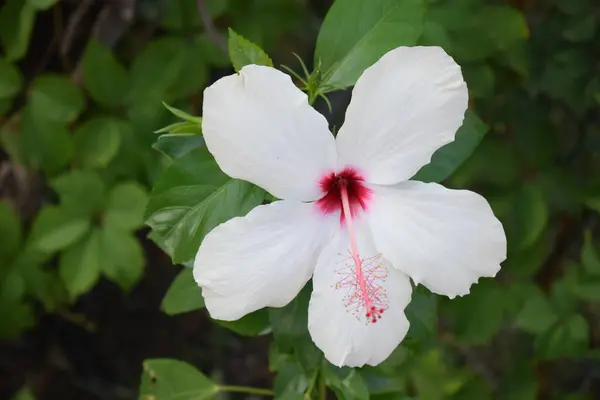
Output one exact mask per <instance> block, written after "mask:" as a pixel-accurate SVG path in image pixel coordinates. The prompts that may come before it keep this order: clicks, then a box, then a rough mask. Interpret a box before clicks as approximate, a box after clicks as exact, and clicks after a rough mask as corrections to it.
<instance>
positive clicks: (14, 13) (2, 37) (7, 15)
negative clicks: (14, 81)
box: [0, 0, 35, 61]
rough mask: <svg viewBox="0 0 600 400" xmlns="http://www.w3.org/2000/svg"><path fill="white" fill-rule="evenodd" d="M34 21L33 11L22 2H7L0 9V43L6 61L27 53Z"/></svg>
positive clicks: (10, 0)
mask: <svg viewBox="0 0 600 400" xmlns="http://www.w3.org/2000/svg"><path fill="white" fill-rule="evenodd" d="M34 21H35V9H34V8H33V7H31V5H29V4H28V3H26V2H24V1H23V0H7V1H5V2H4V5H3V6H2V7H1V8H0V42H1V43H2V46H3V47H4V53H5V56H6V59H7V60H8V61H17V60H20V59H21V58H23V57H24V56H25V53H27V48H28V47H29V43H30V41H31V40H30V39H31V32H32V31H33V23H34Z"/></svg>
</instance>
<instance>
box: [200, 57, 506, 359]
mask: <svg viewBox="0 0 600 400" xmlns="http://www.w3.org/2000/svg"><path fill="white" fill-rule="evenodd" d="M467 100H468V93H467V87H466V85H465V82H464V81H463V78H462V74H461V70H460V67H459V66H458V65H457V64H456V63H455V62H454V60H453V59H452V58H451V57H450V56H448V55H447V54H446V53H445V52H444V51H443V50H442V49H441V48H439V47H400V48H397V49H394V50H392V51H390V52H389V53H387V54H386V55H384V56H383V57H382V58H381V59H380V60H379V61H377V62H376V63H375V64H374V65H373V66H371V67H370V68H368V69H367V70H366V71H365V72H364V73H363V74H362V76H361V77H360V79H359V80H358V82H357V83H356V86H355V87H354V90H353V92H352V100H351V102H350V105H349V106H348V110H347V112H346V118H345V122H344V125H343V126H342V128H341V129H340V130H339V133H338V135H337V137H336V138H334V137H333V136H332V134H331V133H330V132H329V129H328V124H327V121H326V120H325V118H324V117H323V116H322V115H321V114H319V113H318V112H317V111H315V110H314V109H313V108H312V107H311V106H310V105H309V104H308V101H307V96H306V95H305V94H304V93H303V92H301V91H300V90H299V89H298V88H297V87H296V86H295V85H294V84H293V83H292V80H291V79H290V77H289V76H288V75H286V74H284V73H282V72H280V71H278V70H276V69H273V68H269V67H263V66H257V65H249V66H246V67H244V68H243V69H242V70H241V71H240V72H239V73H237V74H234V75H231V76H227V77H225V78H222V79H220V80H219V81H217V82H216V83H214V84H213V85H212V86H210V87H209V88H207V89H206V90H205V92H204V106H203V120H202V131H203V134H204V138H205V140H206V145H207V147H208V150H209V151H210V152H211V153H212V154H213V155H214V157H215V159H216V161H217V163H218V164H219V166H220V167H221V169H222V170H223V171H224V172H225V173H226V174H228V175H229V176H231V177H233V178H237V179H243V180H246V181H249V182H252V183H254V184H256V185H258V186H260V187H262V188H264V189H265V190H267V191H268V192H269V193H271V194H273V195H274V196H276V197H278V198H281V199H283V200H281V201H276V202H274V203H272V204H269V205H263V206H259V207H256V208H255V209H254V210H252V211H251V212H250V213H249V214H248V215H247V216H245V217H239V218H233V219H231V220H230V221H227V222H225V223H223V224H221V225H219V226H217V227H216V228H215V229H213V230H212V232H210V233H209V234H208V235H207V236H206V237H205V239H204V241H203V242H202V245H201V246H200V249H199V250H198V254H197V256H196V259H195V262H194V277H195V279H196V281H197V283H198V285H200V286H201V287H202V292H203V295H204V299H205V302H206V307H207V309H208V311H209V312H210V314H211V316H212V317H213V318H216V319H220V320H236V319H239V318H241V317H243V316H244V315H246V314H248V313H251V312H253V311H256V310H259V309H261V308H263V307H282V306H285V305H286V304H288V303H289V302H290V301H291V300H293V299H294V297H295V296H296V295H297V294H298V292H299V291H300V290H301V289H302V287H303V286H304V285H305V284H306V283H307V281H308V280H309V279H310V278H311V277H312V278H313V292H312V297H311V300H310V306H309V310H308V317H309V326H308V328H309V331H310V334H311V337H312V339H313V341H314V342H315V344H316V345H317V346H318V347H319V348H320V349H321V350H322V351H323V353H324V354H325V357H326V358H327V359H328V360H329V361H330V362H331V363H332V364H334V365H338V366H342V365H348V366H362V365H364V364H370V365H376V364H378V363H380V362H382V361H383V360H385V359H386V358H387V357H388V356H389V355H390V353H391V352H392V351H393V350H394V348H396V346H397V345H398V344H399V343H400V342H401V341H402V339H403V338H404V336H405V335H406V332H407V331H408V326H409V323H408V320H407V319H406V317H405V315H404V309H405V308H406V306H407V305H408V303H409V302H410V298H411V290H412V289H411V284H410V282H409V277H410V278H412V279H413V281H414V282H415V283H420V284H422V285H424V286H426V287H427V288H429V289H430V290H431V291H432V292H434V293H438V294H442V295H446V296H449V297H454V296H457V295H464V294H467V293H468V292H469V288H470V286H471V285H472V284H473V283H475V282H477V280H478V279H479V278H480V277H484V276H486V277H491V276H495V275H496V273H497V272H498V271H499V269H500V262H502V261H503V260H504V259H505V256H506V238H505V235H504V230H503V228H502V225H501V224H500V222H499V221H498V220H497V219H496V217H495V216H494V214H493V213H492V210H491V209H490V206H489V204H488V203H487V201H486V200H485V199H484V198H483V197H481V196H480V195H478V194H476V193H473V192H470V191H466V190H449V189H446V188H444V187H443V186H440V185H438V184H434V183H421V182H416V181H409V180H408V179H409V178H410V177H412V176H413V175H414V174H415V173H416V172H417V171H418V170H419V169H420V168H421V167H422V166H423V165H425V164H427V163H428V162H429V161H430V159H431V156H432V154H433V153H434V152H435V151H436V150H437V149H439V148H440V147H442V146H443V145H445V144H447V143H449V142H451V141H452V140H454V136H455V134H456V131H457V129H458V128H459V127H460V125H461V124H462V121H463V118H464V113H465V110H466V109H467Z"/></svg>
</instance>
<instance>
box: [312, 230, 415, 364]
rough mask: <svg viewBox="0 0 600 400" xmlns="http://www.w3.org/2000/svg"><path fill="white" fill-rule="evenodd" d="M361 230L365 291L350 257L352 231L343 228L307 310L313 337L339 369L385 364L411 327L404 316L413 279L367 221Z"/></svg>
mask: <svg viewBox="0 0 600 400" xmlns="http://www.w3.org/2000/svg"><path fill="white" fill-rule="evenodd" d="M355 223H356V222H355ZM356 228H357V229H358V232H357V234H358V238H357V239H358V240H357V244H358V249H359V254H360V256H361V257H362V259H363V262H362V266H361V270H362V272H363V273H364V275H363V276H364V277H365V280H364V282H365V284H364V290H362V289H361V287H360V281H359V280H358V279H357V276H356V273H355V271H356V268H355V267H354V264H353V261H352V259H351V258H350V254H349V247H350V244H349V239H348V234H347V233H346V232H341V233H339V234H338V235H337V237H336V238H335V239H334V240H333V241H332V242H331V243H330V245H329V246H327V247H326V248H325V250H323V253H322V254H321V257H320V258H319V261H318V264H317V268H316V270H315V274H314V277H313V293H312V296H311V299H310V305H309V309H308V330H309V331H310V335H311V337H312V339H313V341H314V342H315V344H316V345H317V347H319V348H320V349H321V350H322V351H323V353H324V354H325V358H327V360H329V362H331V363H332V364H334V365H337V366H340V367H341V366H342V365H347V366H351V367H360V366H362V365H364V364H369V365H377V364H379V363H381V362H382V361H384V360H385V359H386V358H387V357H388V356H389V355H390V354H391V353H392V351H393V350H394V349H395V348H396V347H397V346H398V344H399V343H400V342H401V341H402V339H404V336H406V333H407V332H408V326H409V323H408V320H407V319H406V316H405V315H404V309H405V308H406V306H407V305H408V303H409V302H410V297H411V292H412V288H411V285H410V281H409V279H408V277H407V276H406V275H404V274H403V273H402V272H400V271H398V270H396V269H394V268H392V266H391V264H390V263H389V262H388V261H386V260H385V259H383V258H382V257H381V256H380V255H379V254H378V253H377V250H376V249H375V246H374V244H373V241H372V238H371V234H370V232H369V228H368V226H367V225H366V224H365V223H362V224H360V223H358V224H357V225H356ZM366 299H368V302H367V301H366ZM367 313H368V314H367ZM367 315H368V317H367ZM379 317H381V318H379ZM373 320H375V321H376V322H373Z"/></svg>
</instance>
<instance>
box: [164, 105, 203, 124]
mask: <svg viewBox="0 0 600 400" xmlns="http://www.w3.org/2000/svg"><path fill="white" fill-rule="evenodd" d="M163 106H165V108H166V109H167V110H169V111H170V112H171V114H173V115H174V116H176V117H179V118H181V119H183V120H184V121H187V122H189V123H192V124H197V125H199V126H202V117H195V116H193V115H191V114H188V113H186V112H185V111H182V110H180V109H178V108H175V107H173V106H170V105H168V104H167V103H165V102H163Z"/></svg>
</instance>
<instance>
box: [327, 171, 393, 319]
mask: <svg viewBox="0 0 600 400" xmlns="http://www.w3.org/2000/svg"><path fill="white" fill-rule="evenodd" d="M339 185H340V195H341V200H342V207H343V211H344V213H343V218H344V220H345V221H344V222H345V223H346V228H347V229H348V236H349V237H350V251H349V252H350V257H349V258H347V259H345V260H344V268H342V269H339V270H336V272H337V273H338V274H340V275H342V276H343V278H342V279H341V281H340V282H338V283H337V284H336V289H340V288H348V289H349V291H348V294H347V295H346V296H345V297H344V305H345V306H346V308H348V309H349V310H351V311H352V312H353V313H354V314H355V315H356V316H357V317H358V318H360V313H361V312H363V313H364V317H365V318H366V322H367V323H376V322H377V320H378V319H380V318H381V315H382V314H383V312H384V311H385V310H387V308H388V307H387V295H386V293H385V289H384V287H383V282H385V280H386V278H387V271H386V269H385V267H384V265H383V263H382V261H381V256H380V255H376V256H374V257H371V258H368V259H361V257H360V254H359V252H358V245H357V242H356V231H355V229H354V221H353V218H352V213H351V212H350V201H349V198H348V189H347V182H346V180H345V179H340V182H339ZM348 259H352V264H350V265H348V264H346V261H347V260H348Z"/></svg>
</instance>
